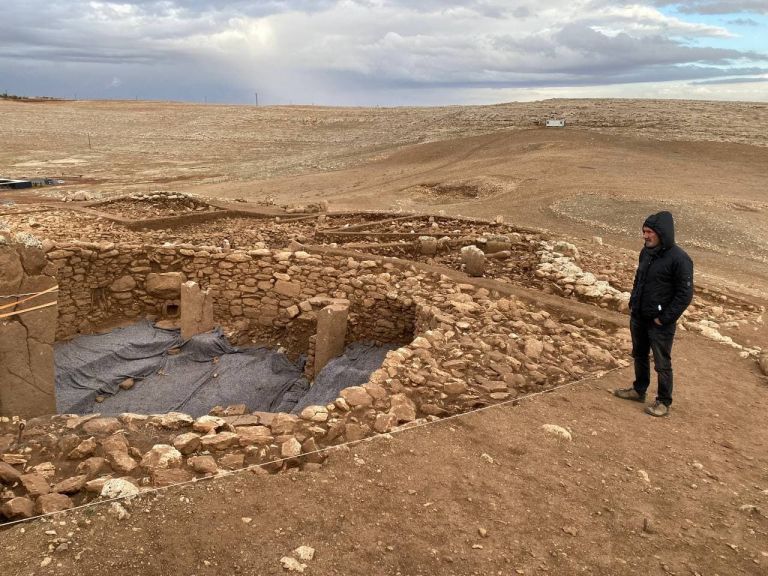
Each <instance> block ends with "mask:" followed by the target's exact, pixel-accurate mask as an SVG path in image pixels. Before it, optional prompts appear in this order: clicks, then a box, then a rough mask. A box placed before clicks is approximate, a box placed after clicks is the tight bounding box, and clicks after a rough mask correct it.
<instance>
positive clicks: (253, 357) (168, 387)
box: [55, 322, 389, 416]
mask: <svg viewBox="0 0 768 576" xmlns="http://www.w3.org/2000/svg"><path fill="white" fill-rule="evenodd" d="M173 349H178V353H176V354H169V353H168V351H169V350H172V351H174V350H173ZM388 349H389V348H378V347H376V346H372V345H366V344H352V345H351V346H350V347H348V348H347V350H346V351H345V355H344V356H342V357H340V358H336V359H334V360H332V361H331V362H330V363H329V364H328V365H327V366H326V367H325V369H324V370H323V371H322V372H321V373H320V374H319V375H318V377H317V380H316V383H315V384H314V385H313V386H312V388H310V387H309V383H308V382H307V380H306V378H305V377H304V375H303V370H302V368H303V367H302V366H301V365H297V364H294V363H292V362H291V361H290V360H289V359H288V358H287V357H286V356H285V355H284V354H282V353H280V352H276V351H274V350H270V349H268V348H236V347H233V346H231V345H230V344H229V342H228V341H227V339H226V338H225V336H224V335H223V334H222V332H221V331H220V330H214V331H212V332H207V333H205V334H200V335H198V336H195V337H194V338H192V339H190V340H189V341H187V342H186V343H184V342H183V341H182V340H181V336H180V335H179V331H178V330H163V329H160V328H156V327H154V326H153V325H152V324H151V323H150V322H140V323H138V324H134V325H132V326H127V327H125V328H119V329H117V330H114V331H112V332H110V333H107V334H94V335H88V336H80V337H78V338H76V339H74V340H71V341H69V342H62V343H58V344H56V347H55V356H56V403H57V409H58V411H59V413H75V414H89V413H92V412H101V413H102V414H119V413H122V412H135V413H139V414H155V413H163V412H171V411H177V412H185V413H187V414H190V415H192V416H202V415H204V414H207V413H208V412H209V411H210V409H211V408H213V407H214V406H227V405H230V404H245V405H246V406H247V407H248V409H249V410H250V411H264V412H291V411H295V410H296V409H297V408H298V407H300V408H303V407H305V406H309V405H311V404H327V403H328V402H332V401H333V400H334V399H335V398H336V397H337V396H338V392H339V391H340V390H342V389H343V388H346V387H348V386H354V385H357V384H362V383H363V382H366V381H367V380H368V377H369V376H370V374H371V372H373V371H374V370H376V369H377V368H378V367H379V366H380V365H381V362H382V361H383V359H384V355H385V354H386V352H387V350H388ZM126 378H133V379H134V380H135V381H136V383H135V385H134V387H133V388H131V389H130V390H121V389H120V387H119V384H120V383H121V382H122V381H123V380H125V379H126ZM99 395H100V396H103V397H105V399H104V401H103V402H101V403H97V402H96V401H95V399H96V396H99ZM300 408H299V409H300Z"/></svg>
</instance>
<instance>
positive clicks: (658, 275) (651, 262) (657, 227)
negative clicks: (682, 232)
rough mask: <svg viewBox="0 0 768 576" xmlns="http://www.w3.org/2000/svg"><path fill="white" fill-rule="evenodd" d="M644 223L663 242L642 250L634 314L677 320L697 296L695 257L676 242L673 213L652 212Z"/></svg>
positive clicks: (664, 321)
mask: <svg viewBox="0 0 768 576" xmlns="http://www.w3.org/2000/svg"><path fill="white" fill-rule="evenodd" d="M643 226H647V227H648V228H650V229H651V230H653V231H654V232H656V234H658V236H659V240H660V242H659V245H658V246H657V247H655V248H646V247H643V249H642V250H641V251H640V260H639V264H638V266H637V272H635V282H634V285H633V286H632V295H631V296H630V298H629V309H630V311H631V313H632V315H633V316H636V317H639V318H644V319H646V320H653V319H655V318H658V319H659V321H660V322H661V323H662V325H669V324H674V323H675V322H676V321H677V319H678V318H680V315H681V314H682V313H683V312H684V311H685V309H686V308H687V307H688V305H689V304H690V303H691V300H692V299H693V261H692V260H691V258H690V257H689V256H688V254H686V253H685V250H683V249H682V248H680V247H679V246H678V245H677V244H675V222H674V220H673V218H672V214H670V213H669V212H659V213H657V214H652V215H651V216H648V218H647V219H646V221H645V222H644V223H643Z"/></svg>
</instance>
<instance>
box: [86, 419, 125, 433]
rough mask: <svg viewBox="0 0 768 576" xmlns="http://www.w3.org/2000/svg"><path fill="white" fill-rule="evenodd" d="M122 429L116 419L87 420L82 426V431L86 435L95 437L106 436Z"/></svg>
mask: <svg viewBox="0 0 768 576" xmlns="http://www.w3.org/2000/svg"><path fill="white" fill-rule="evenodd" d="M120 428H122V426H121V424H120V421H119V420H118V419H117V418H93V419H92V420H88V421H87V422H85V423H84V424H83V426H82V429H83V431H84V432H85V433H87V434H94V435H96V436H106V435H108V434H112V433H114V432H117V431H118V430H120Z"/></svg>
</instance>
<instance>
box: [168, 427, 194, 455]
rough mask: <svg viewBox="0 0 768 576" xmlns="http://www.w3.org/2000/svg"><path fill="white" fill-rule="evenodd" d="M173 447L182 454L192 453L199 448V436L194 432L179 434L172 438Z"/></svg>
mask: <svg viewBox="0 0 768 576" xmlns="http://www.w3.org/2000/svg"><path fill="white" fill-rule="evenodd" d="M173 447H174V448H176V450H178V451H179V452H181V453H182V454H184V455H185V456H186V455H187V454H192V453H193V452H195V451H196V450H197V449H198V448H200V436H199V435H198V434H195V433H194V432H187V433H185V434H179V435H178V436H176V438H174V439H173Z"/></svg>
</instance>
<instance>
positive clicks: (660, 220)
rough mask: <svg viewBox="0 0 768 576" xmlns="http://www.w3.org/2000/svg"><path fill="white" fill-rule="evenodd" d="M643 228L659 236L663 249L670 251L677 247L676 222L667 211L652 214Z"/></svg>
mask: <svg viewBox="0 0 768 576" xmlns="http://www.w3.org/2000/svg"><path fill="white" fill-rule="evenodd" d="M643 226H647V227H648V228H650V229H651V230H653V231H654V232H656V234H658V235H659V239H660V240H661V247H662V248H663V249H665V250H669V249H670V248H672V246H674V245H675V221H674V219H673V218H672V214H671V213H670V212H667V211H666V210H665V211H662V212H657V213H656V214H651V215H650V216H648V218H646V219H645V222H643Z"/></svg>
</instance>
